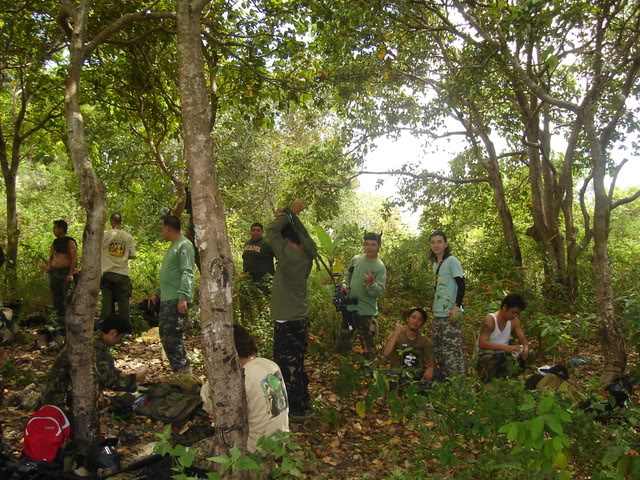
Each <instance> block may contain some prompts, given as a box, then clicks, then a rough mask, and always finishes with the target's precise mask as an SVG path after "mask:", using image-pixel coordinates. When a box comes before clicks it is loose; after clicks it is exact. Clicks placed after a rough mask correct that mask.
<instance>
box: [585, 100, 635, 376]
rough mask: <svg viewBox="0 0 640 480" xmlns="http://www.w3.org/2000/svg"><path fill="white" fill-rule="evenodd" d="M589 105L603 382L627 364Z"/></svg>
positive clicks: (602, 170) (602, 172)
mask: <svg viewBox="0 0 640 480" xmlns="http://www.w3.org/2000/svg"><path fill="white" fill-rule="evenodd" d="M590 108H592V107H591V106H589V105H587V106H586V107H585V110H584V128H585V133H586V135H587V139H588V141H589V147H590V150H591V152H590V153H591V162H592V164H593V190H594V197H595V205H594V211H593V242H594V245H593V277H594V280H595V287H596V304H597V306H598V324H599V328H600V340H601V344H602V353H603V355H604V369H603V371H602V374H601V376H600V382H601V383H602V384H607V383H609V382H610V381H611V380H612V379H613V378H615V377H617V376H620V375H622V374H624V371H625V368H626V366H627V348H626V346H625V342H624V335H623V332H622V329H621V328H620V325H619V324H618V322H617V320H616V315H615V310H614V305H613V298H614V295H613V283H612V280H611V262H610V260H609V248H608V239H609V220H610V218H611V201H610V199H609V194H608V192H607V189H606V188H605V184H604V181H605V176H606V157H605V153H604V151H603V150H602V145H601V143H600V139H599V136H598V134H597V131H596V127H595V120H594V116H593V112H592V111H591V110H590Z"/></svg>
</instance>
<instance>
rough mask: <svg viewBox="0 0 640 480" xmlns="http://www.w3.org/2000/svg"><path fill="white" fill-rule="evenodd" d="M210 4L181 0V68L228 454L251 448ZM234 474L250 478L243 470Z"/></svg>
mask: <svg viewBox="0 0 640 480" xmlns="http://www.w3.org/2000/svg"><path fill="white" fill-rule="evenodd" d="M205 4H206V2H204V1H202V0H200V1H194V0H178V2H177V23H178V72H179V83H180V101H181V107H182V128H183V132H184V151H185V160H186V164H187V171H188V175H189V180H190V185H191V195H192V200H193V221H194V227H195V233H196V247H197V248H198V252H199V254H200V265H201V268H200V270H201V277H200V308H201V311H202V319H203V326H202V327H203V328H202V346H203V352H204V357H205V359H206V367H207V377H208V379H209V385H210V387H211V394H212V396H213V399H214V404H215V405H216V419H217V420H216V421H217V424H218V428H217V429H216V438H217V440H218V442H217V445H216V447H214V448H215V451H213V452H210V453H211V454H214V455H228V452H229V449H230V448H231V447H232V446H234V445H235V446H237V447H238V448H240V449H241V450H243V451H244V450H246V441H247V433H248V426H247V402H246V396H245V389H244V381H243V374H242V369H241V367H240V362H239V360H238V355H237V353H236V350H235V346H234V341H233V303H232V293H233V275H234V268H233V259H232V256H231V247H230V245H229V239H228V236H227V227H226V223H225V214H224V206H223V203H222V199H221V197H220V192H219V190H218V183H217V178H216V172H215V166H214V158H213V141H212V139H211V132H210V125H211V123H210V122H211V105H210V104H209V99H208V97H207V87H206V83H205V75H204V59H203V53H202V44H201V33H200V25H201V8H202V6H204V5H205ZM198 5H199V6H198ZM228 475H229V476H230V477H229V478H244V473H243V472H232V473H229V474H228Z"/></svg>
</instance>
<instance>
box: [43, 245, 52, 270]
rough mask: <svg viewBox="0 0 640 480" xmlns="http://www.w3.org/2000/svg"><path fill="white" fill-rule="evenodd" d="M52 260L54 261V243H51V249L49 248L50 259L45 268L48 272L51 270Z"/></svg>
mask: <svg viewBox="0 0 640 480" xmlns="http://www.w3.org/2000/svg"><path fill="white" fill-rule="evenodd" d="M51 262H53V245H51V250H49V261H47V266H46V267H45V268H44V270H45V271H46V272H48V271H49V270H51Z"/></svg>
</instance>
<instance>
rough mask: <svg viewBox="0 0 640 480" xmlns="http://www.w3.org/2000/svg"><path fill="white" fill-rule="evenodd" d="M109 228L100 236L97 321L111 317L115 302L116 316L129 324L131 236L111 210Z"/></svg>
mask: <svg viewBox="0 0 640 480" xmlns="http://www.w3.org/2000/svg"><path fill="white" fill-rule="evenodd" d="M110 222H111V230H107V231H106V232H104V237H103V239H102V278H101V279H100V289H101V291H102V311H101V312H100V320H104V319H105V318H107V317H109V316H111V313H112V312H113V311H114V310H113V307H114V305H115V303H117V304H118V315H119V316H120V318H122V320H123V321H125V322H126V323H128V324H129V325H130V324H131V320H130V318H129V299H130V298H131V293H132V287H131V278H130V276H129V260H132V259H134V258H136V248H135V244H134V241H133V237H132V236H131V235H130V234H128V233H127V232H125V231H124V230H122V217H121V216H120V214H119V213H114V214H112V215H111V218H110Z"/></svg>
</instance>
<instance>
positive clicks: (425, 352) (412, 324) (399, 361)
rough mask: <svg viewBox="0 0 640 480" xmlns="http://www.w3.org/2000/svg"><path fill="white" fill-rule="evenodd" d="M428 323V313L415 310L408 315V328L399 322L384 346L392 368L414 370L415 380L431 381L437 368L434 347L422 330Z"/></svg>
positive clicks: (385, 354) (420, 309)
mask: <svg viewBox="0 0 640 480" xmlns="http://www.w3.org/2000/svg"><path fill="white" fill-rule="evenodd" d="M426 321H427V312H425V311H424V310H423V309H422V308H413V309H411V310H409V313H408V314H407V324H406V326H405V325H403V323H402V322H401V321H400V320H398V321H397V322H396V326H395V328H394V330H393V333H392V334H391V335H389V338H388V339H387V342H386V343H385V344H384V350H383V354H384V356H385V357H387V358H388V359H389V363H390V364H391V368H396V369H401V368H402V369H413V370H414V373H415V374H414V375H412V378H413V379H415V380H422V381H431V380H432V379H433V374H434V371H435V368H436V362H435V360H434V357H433V347H432V345H431V342H430V341H429V339H428V338H427V337H424V336H422V335H420V329H421V328H422V327H423V326H424V324H425V322H426Z"/></svg>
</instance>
